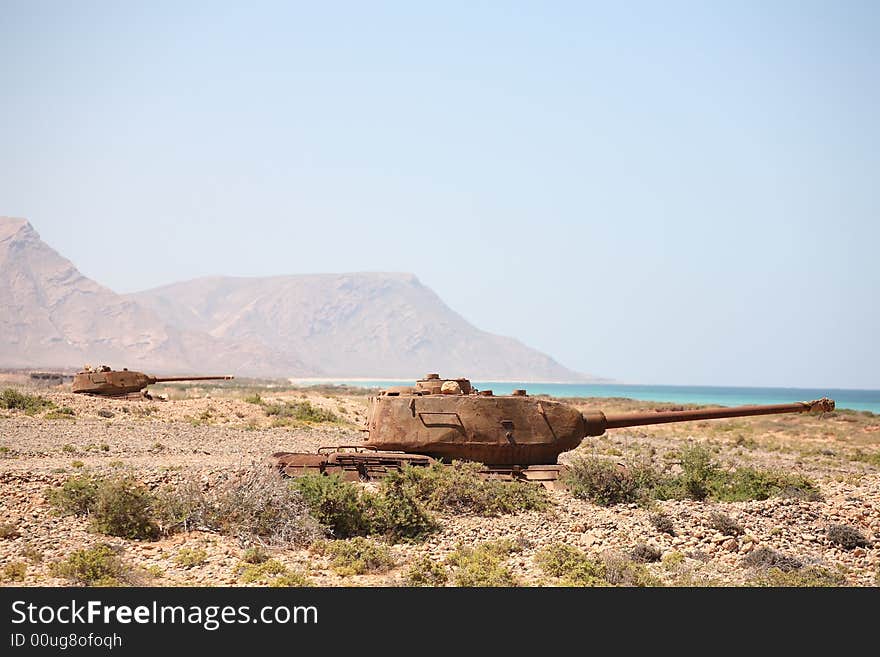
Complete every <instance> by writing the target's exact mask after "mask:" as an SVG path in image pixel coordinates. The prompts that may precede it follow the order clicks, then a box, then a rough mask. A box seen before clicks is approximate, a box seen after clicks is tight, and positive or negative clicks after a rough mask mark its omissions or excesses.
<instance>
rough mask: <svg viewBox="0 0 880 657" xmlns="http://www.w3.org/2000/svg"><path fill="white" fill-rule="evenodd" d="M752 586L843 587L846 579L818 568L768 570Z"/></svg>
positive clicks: (838, 574)
mask: <svg viewBox="0 0 880 657" xmlns="http://www.w3.org/2000/svg"><path fill="white" fill-rule="evenodd" d="M754 584H755V585H756V586H772V587H830V586H843V585H845V584H846V578H845V577H844V576H843V575H842V574H841V573H835V572H832V571H830V570H828V569H827V568H821V567H819V566H807V567H806V568H801V569H796V570H791V571H783V570H781V569H780V568H770V569H769V570H768V571H767V573H766V574H765V575H764V576H763V577H761V578H759V579H757V580H756V581H755V582H754Z"/></svg>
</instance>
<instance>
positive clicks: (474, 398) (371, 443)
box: [273, 374, 834, 482]
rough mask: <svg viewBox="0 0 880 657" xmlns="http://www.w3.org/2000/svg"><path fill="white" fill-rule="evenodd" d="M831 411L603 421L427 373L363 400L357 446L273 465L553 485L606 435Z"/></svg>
mask: <svg viewBox="0 0 880 657" xmlns="http://www.w3.org/2000/svg"><path fill="white" fill-rule="evenodd" d="M832 410H834V401H832V400H831V399H828V398H824V397H823V398H822V399H817V400H814V401H807V402H801V401H799V402H792V403H790V404H771V405H761V406H736V407H720V408H700V409H695V410H678V411H650V412H646V413H621V414H606V413H603V412H602V411H598V410H597V411H588V412H581V411H580V410H579V409H577V408H575V407H573V406H571V405H569V404H566V403H563V402H558V401H551V400H549V399H546V398H543V397H530V396H529V395H528V394H527V393H526V391H525V390H514V391H513V394H511V395H494V394H492V391H490V390H477V389H476V388H474V387H473V386H472V385H471V383H470V381H469V380H468V379H465V378H457V379H441V378H440V377H439V375H437V374H429V375H427V376H426V377H425V378H424V379H420V380H418V381H416V382H415V385H414V386H402V387H392V388H388V389H387V390H383V391H381V392H380V393H379V394H378V395H377V396H375V397H372V398H371V399H370V410H369V414H368V417H367V426H366V430H365V431H366V436H365V439H364V442H363V443H362V444H361V445H353V446H346V447H333V448H327V447H325V448H322V449H321V450H319V452H318V453H317V454H297V453H291V452H278V453H276V454H274V455H273V456H274V458H275V460H276V464H277V466H278V467H279V468H280V470H281V471H282V472H283V473H285V474H288V475H291V476H297V475H300V474H305V473H308V472H321V473H324V474H333V473H338V474H341V475H343V476H344V477H345V478H347V479H372V478H376V477H381V476H382V475H383V474H385V473H387V472H388V471H391V470H399V469H400V468H402V467H403V465H405V464H410V465H416V466H417V465H428V464H430V463H431V462H432V461H434V460H439V461H441V462H450V461H452V460H465V461H478V462H480V463H482V464H483V466H484V468H483V472H484V474H486V475H489V476H496V477H499V478H506V479H525V480H530V481H542V482H548V481H554V480H555V479H557V478H558V476H559V473H560V468H561V466H560V465H559V464H558V461H557V459H558V457H559V455H560V454H562V453H563V452H568V451H570V450H573V449H574V448H576V447H577V446H578V445H580V444H581V442H582V441H583V440H584V439H585V438H587V437H589V436H601V435H602V434H603V433H605V432H606V431H608V430H610V429H620V428H624V427H634V426H641V425H649V424H663V423H668V422H688V421H693V420H711V419H717V418H731V417H745V416H751V415H773V414H778V413H808V412H813V413H821V412H828V411H832Z"/></svg>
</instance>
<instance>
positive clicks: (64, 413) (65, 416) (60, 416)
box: [43, 406, 76, 420]
mask: <svg viewBox="0 0 880 657" xmlns="http://www.w3.org/2000/svg"><path fill="white" fill-rule="evenodd" d="M43 417H44V418H46V419H47V420H73V419H74V418H75V417H76V413H75V412H74V410H73V409H72V408H70V407H69V406H62V407H61V408H56V409H55V410H53V411H50V412H49V413H46V415H44V416H43Z"/></svg>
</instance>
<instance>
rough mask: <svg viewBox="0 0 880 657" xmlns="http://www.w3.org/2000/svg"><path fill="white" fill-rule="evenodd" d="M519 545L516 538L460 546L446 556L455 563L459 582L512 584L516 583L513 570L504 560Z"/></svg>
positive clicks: (453, 564) (483, 585)
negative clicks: (514, 539) (515, 540)
mask: <svg viewBox="0 0 880 657" xmlns="http://www.w3.org/2000/svg"><path fill="white" fill-rule="evenodd" d="M517 549H518V546H517V545H516V544H515V543H514V542H513V541H495V542H490V543H478V544H477V545H475V546H473V547H471V546H464V545H459V546H458V548H457V549H456V550H455V551H454V552H452V553H451V554H450V555H449V556H447V557H446V563H447V564H449V565H450V566H452V568H453V571H452V578H453V581H454V582H455V585H456V586H467V587H499V586H504V587H509V586H517V585H518V584H519V582H518V581H517V579H516V577H515V576H514V574H513V573H512V572H511V571H510V568H508V567H507V564H506V563H505V561H506V560H507V557H508V556H509V555H510V553H511V552H513V551H516V550H517Z"/></svg>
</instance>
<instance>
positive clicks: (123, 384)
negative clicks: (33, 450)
mask: <svg viewBox="0 0 880 657" xmlns="http://www.w3.org/2000/svg"><path fill="white" fill-rule="evenodd" d="M232 378H234V377H232V376H229V375H225V376H165V377H157V376H150V375H149V374H144V373H143V372H135V371H132V370H129V369H127V368H123V369H121V370H113V369H110V368H109V367H108V366H107V365H102V366H100V367H98V368H92V367H89V366H88V365H87V366H86V367H85V368H83V370H82V371H81V372H77V373H76V374H75V375H74V377H73V392H76V393H80V394H84V395H97V396H100V397H123V396H126V395H136V394H137V393H139V392H141V391H142V390H143V389H144V388H146V387H147V386H149V385H152V384H154V383H163V382H166V381H228V380H230V379H232Z"/></svg>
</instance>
